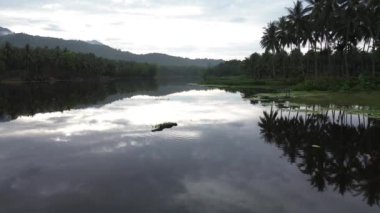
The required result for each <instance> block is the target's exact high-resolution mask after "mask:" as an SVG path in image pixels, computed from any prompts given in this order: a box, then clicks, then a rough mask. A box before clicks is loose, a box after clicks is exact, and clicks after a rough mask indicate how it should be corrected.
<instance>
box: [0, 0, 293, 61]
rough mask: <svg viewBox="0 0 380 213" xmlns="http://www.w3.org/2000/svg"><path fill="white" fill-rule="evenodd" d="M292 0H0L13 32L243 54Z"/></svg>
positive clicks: (207, 54)
mask: <svg viewBox="0 0 380 213" xmlns="http://www.w3.org/2000/svg"><path fill="white" fill-rule="evenodd" d="M292 2H293V0H271V1H265V0H0V26H2V27H6V28H9V29H10V30H12V31H13V32H16V33H20V32H23V33H27V34H31V35H39V36H49V37H57V38H63V39H75V40H85V41H87V40H97V41H100V42H102V43H103V44H106V45H109V46H111V47H113V48H116V49H120V50H124V51H130V52H133V53H138V54H144V53H153V52H159V53H166V54H170V55H175V56H182V57H189V58H214V59H225V60H229V59H243V58H245V57H247V56H249V55H250V54H251V53H253V52H262V49H261V47H260V44H259V42H260V38H261V36H262V32H263V27H265V26H266V24H267V23H268V22H269V21H273V20H277V18H278V17H280V16H282V15H284V14H286V10H285V7H290V6H292Z"/></svg>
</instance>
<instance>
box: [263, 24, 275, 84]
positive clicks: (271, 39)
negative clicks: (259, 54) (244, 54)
mask: <svg viewBox="0 0 380 213" xmlns="http://www.w3.org/2000/svg"><path fill="white" fill-rule="evenodd" d="M277 29H278V27H277V23H276V22H270V23H269V24H268V26H267V27H266V28H264V35H263V36H262V38H261V42H260V44H261V47H263V48H264V49H265V51H267V52H271V53H272V76H273V77H275V76H276V71H275V68H274V58H275V54H276V52H278V50H279V47H280V44H279V39H278V38H277Z"/></svg>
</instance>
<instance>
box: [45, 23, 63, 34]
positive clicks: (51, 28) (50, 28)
mask: <svg viewBox="0 0 380 213" xmlns="http://www.w3.org/2000/svg"><path fill="white" fill-rule="evenodd" d="M44 30H47V31H56V32H62V31H63V29H62V28H61V27H59V26H58V25H55V24H49V25H48V26H47V27H45V28H44Z"/></svg>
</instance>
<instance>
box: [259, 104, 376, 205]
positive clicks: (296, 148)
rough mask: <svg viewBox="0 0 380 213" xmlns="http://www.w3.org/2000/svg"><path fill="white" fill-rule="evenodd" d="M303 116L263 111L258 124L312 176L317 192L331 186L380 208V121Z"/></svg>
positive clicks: (340, 115) (330, 114)
mask: <svg viewBox="0 0 380 213" xmlns="http://www.w3.org/2000/svg"><path fill="white" fill-rule="evenodd" d="M285 114H286V115H285ZM299 114H300V112H295V111H293V112H292V113H289V114H287V113H281V115H280V116H279V115H278V110H273V109H271V111H270V112H269V113H268V112H264V114H263V116H262V117H261V118H260V121H259V124H258V125H259V127H260V128H261V130H260V131H261V134H262V135H263V137H264V139H265V140H266V141H267V142H268V143H271V144H274V145H276V147H278V148H279V149H281V150H282V151H283V154H284V156H286V157H287V158H288V159H289V162H290V163H292V164H296V165H297V167H298V168H299V170H300V171H301V172H302V173H304V174H307V175H308V176H309V177H310V178H309V182H310V184H311V185H312V186H313V187H315V188H316V189H317V190H318V191H325V190H326V188H327V187H328V186H332V188H333V189H334V190H335V191H337V192H339V193H340V194H342V195H344V194H346V193H351V194H352V195H355V196H359V195H360V196H362V197H363V199H364V200H365V201H366V202H367V203H368V205H370V206H373V205H380V144H379V143H378V138H379V137H380V122H379V121H378V120H373V119H370V118H363V120H364V121H366V122H363V123H353V122H352V120H351V119H349V118H351V116H353V115H348V114H347V113H345V112H343V111H340V112H339V113H337V112H335V111H330V110H329V111H327V112H326V113H318V114H305V115H302V116H301V115H299ZM335 115H337V116H335Z"/></svg>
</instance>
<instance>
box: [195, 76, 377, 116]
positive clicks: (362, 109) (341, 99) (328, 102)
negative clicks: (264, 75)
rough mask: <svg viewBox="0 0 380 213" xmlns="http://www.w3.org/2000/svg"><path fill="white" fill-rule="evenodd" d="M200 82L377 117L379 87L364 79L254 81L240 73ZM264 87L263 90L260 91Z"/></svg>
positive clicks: (254, 96) (256, 97) (264, 98)
mask: <svg viewBox="0 0 380 213" xmlns="http://www.w3.org/2000/svg"><path fill="white" fill-rule="evenodd" d="M203 85H205V86H209V87H214V88H221V89H226V90H229V91H239V92H241V93H242V94H243V95H244V97H245V98H247V99H250V100H251V101H253V102H266V103H268V102H275V103H284V102H288V103H289V104H290V105H292V106H300V105H318V106H321V107H324V108H329V107H332V106H336V107H340V108H344V109H345V110H347V111H349V112H352V113H366V114H368V115H369V116H371V117H376V118H380V87H379V83H378V82H377V81H375V80H371V81H369V80H368V79H349V80H346V79H344V80H342V79H324V80H323V79H317V80H305V81H300V80H298V81H297V80H294V79H293V80H292V79H285V80H272V79H270V80H254V79H249V78H247V77H244V76H237V77H236V76H234V77H222V78H214V79H207V80H206V81H204V82H203ZM262 90H265V92H262Z"/></svg>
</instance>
